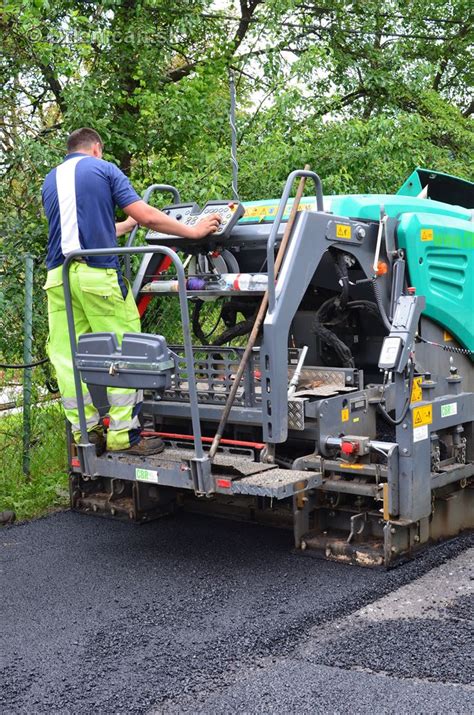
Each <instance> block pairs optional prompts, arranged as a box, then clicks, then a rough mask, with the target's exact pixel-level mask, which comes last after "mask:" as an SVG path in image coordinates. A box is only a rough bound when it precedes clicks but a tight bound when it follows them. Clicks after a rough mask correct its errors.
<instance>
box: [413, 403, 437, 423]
mask: <svg viewBox="0 0 474 715" xmlns="http://www.w3.org/2000/svg"><path fill="white" fill-rule="evenodd" d="M432 422H433V405H425V406H424V407H415V409H414V410H413V427H422V426H423V425H430V424H431V423H432Z"/></svg>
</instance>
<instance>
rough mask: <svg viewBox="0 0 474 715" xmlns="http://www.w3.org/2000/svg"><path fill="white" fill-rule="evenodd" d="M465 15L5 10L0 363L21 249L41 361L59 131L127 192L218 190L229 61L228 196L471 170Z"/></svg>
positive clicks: (192, 0)
mask: <svg viewBox="0 0 474 715" xmlns="http://www.w3.org/2000/svg"><path fill="white" fill-rule="evenodd" d="M472 20H473V10H472V3H470V2H469V1H468V0H449V1H448V0H423V2H421V0H385V2H383V3H381V2H380V1H379V0H363V1H362V0H351V2H349V0H332V2H330V3H320V2H316V0H238V2H237V0H223V1H222V2H219V3H215V2H214V1H213V0H175V2H174V3H173V4H172V6H171V4H170V2H169V0H104V1H103V2H100V3H98V2H93V1H92V0H55V2H51V0H5V2H4V3H3V5H2V14H1V16H0V32H1V41H2V49H3V53H2V55H1V58H0V71H1V72H2V77H4V78H5V81H4V84H3V88H2V93H1V97H0V108H1V110H2V116H3V118H4V119H3V123H2V125H1V127H0V142H1V143H0V175H1V177H2V181H1V183H0V204H1V207H2V210H1V212H0V253H2V254H6V258H2V259H0V310H1V317H0V361H1V360H8V361H14V360H21V356H22V342H23V335H22V305H23V303H22V301H23V273H22V270H23V269H22V265H23V264H22V261H21V260H20V259H21V255H22V254H24V253H25V252H30V253H33V255H34V256H35V257H36V267H35V311H34V321H35V322H34V335H35V343H34V353H35V356H36V357H42V356H43V354H44V344H45V340H46V314H45V301H44V296H43V292H42V290H41V285H42V280H43V277H44V268H43V266H42V261H43V256H44V251H45V246H46V242H47V226H46V222H45V220H44V217H43V215H42V209H41V185H42V182H43V180H44V176H45V175H46V174H47V173H48V171H49V170H50V169H51V168H52V167H54V166H55V165H56V164H57V163H59V162H60V161H61V160H62V157H63V154H64V142H65V138H66V136H67V135H68V133H69V132H70V131H71V130H73V129H75V128H77V127H78V126H93V127H94V128H96V129H97V130H98V131H100V133H101V134H102V136H103V138H104V140H105V148H106V153H105V158H107V159H109V160H112V161H115V162H116V163H117V164H119V165H120V166H121V168H122V169H123V170H124V171H125V172H126V173H127V174H128V175H129V176H130V177H131V179H132V182H133V184H134V185H135V187H136V188H137V190H139V191H142V190H143V189H144V188H145V187H146V186H147V185H149V184H150V183H154V182H157V181H160V182H165V183H171V184H174V185H176V186H177V187H178V188H179V189H180V191H181V193H182V196H183V199H185V200H193V201H197V202H199V203H201V204H202V203H203V202H205V201H206V200H207V199H210V198H218V197H229V196H230V193H231V164H230V130H229V125H228V111H229V93H228V69H229V68H230V67H232V68H233V71H234V73H235V77H236V84H237V97H238V116H237V125H238V134H239V148H238V159H239V164H240V174H239V187H240V194H241V197H242V198H243V199H247V200H251V199H259V198H264V197H274V196H278V195H279V193H280V192H281V189H282V186H283V183H284V181H285V178H286V176H287V174H288V173H289V172H290V171H291V170H293V169H294V168H297V167H301V166H302V165H303V164H304V163H310V164H311V166H312V168H314V169H315V170H316V171H317V172H318V173H319V174H320V176H321V178H322V180H323V186H324V190H325V192H326V193H337V192H360V191H374V192H385V191H393V190H396V189H397V188H398V186H399V185H400V184H401V183H402V182H403V181H404V179H405V178H406V176H407V175H408V174H409V173H411V171H412V170H413V169H414V168H415V167H416V166H417V165H422V166H425V167H428V168H433V169H438V170H442V171H445V172H447V173H451V174H458V175H460V176H464V177H466V178H472V169H471V164H472V155H473V149H474V139H473V132H472V114H473V112H474V102H473V101H472V84H473V79H474V78H473V67H474V63H473V55H472V48H473V44H474V43H473V34H472V27H473V22H472ZM308 190H310V189H308ZM161 200H164V199H161ZM166 310H167V309H166ZM166 310H165V303H163V305H162V306H161V307H157V308H156V319H157V320H158V321H159V323H163V322H166V323H169V318H168V315H167V314H166ZM211 317H212V316H211ZM175 332H177V331H175ZM52 479H53V481H54V477H52ZM26 488H27V489H30V487H29V486H28V487H25V489H26ZM26 511H28V510H25V513H26Z"/></svg>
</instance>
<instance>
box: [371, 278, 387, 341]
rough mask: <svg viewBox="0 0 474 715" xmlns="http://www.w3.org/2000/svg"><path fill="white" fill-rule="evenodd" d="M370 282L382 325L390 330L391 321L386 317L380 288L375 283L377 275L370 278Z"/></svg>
mask: <svg viewBox="0 0 474 715" xmlns="http://www.w3.org/2000/svg"><path fill="white" fill-rule="evenodd" d="M370 283H371V285H372V289H373V291H374V295H375V300H376V302H377V307H378V309H379V311H380V316H381V318H382V321H383V324H384V326H385V327H386V328H387V330H388V332H390V331H391V329H392V323H391V322H390V320H389V319H388V316H387V313H386V311H385V307H384V304H383V300H382V295H381V293H380V288H379V285H378V283H377V277H375V278H372V280H371V281H370Z"/></svg>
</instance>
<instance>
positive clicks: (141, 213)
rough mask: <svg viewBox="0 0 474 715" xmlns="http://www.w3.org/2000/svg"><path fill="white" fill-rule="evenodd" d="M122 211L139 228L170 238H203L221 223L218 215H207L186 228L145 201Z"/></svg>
mask: <svg viewBox="0 0 474 715" xmlns="http://www.w3.org/2000/svg"><path fill="white" fill-rule="evenodd" d="M123 211H125V213H126V214H127V215H128V216H131V217H132V219H135V221H136V222H137V223H139V224H140V226H146V227H147V228H151V230H152V231H159V232H160V233H168V234H170V235H171V236H181V238H192V239H198V238H204V237H205V236H208V235H209V234H210V233H214V231H217V229H218V227H219V224H220V222H221V219H220V216H219V214H209V216H206V218H203V219H201V221H199V223H197V224H196V225H195V226H193V227H191V226H186V224H184V223H181V222H180V221H176V220H175V219H174V218H171V217H170V216H167V215H166V214H165V213H163V211H159V210H158V209H155V208H154V207H153V206H150V205H149V204H147V203H145V201H135V202H134V203H132V204H129V205H128V206H124V207H123ZM125 223H126V222H125Z"/></svg>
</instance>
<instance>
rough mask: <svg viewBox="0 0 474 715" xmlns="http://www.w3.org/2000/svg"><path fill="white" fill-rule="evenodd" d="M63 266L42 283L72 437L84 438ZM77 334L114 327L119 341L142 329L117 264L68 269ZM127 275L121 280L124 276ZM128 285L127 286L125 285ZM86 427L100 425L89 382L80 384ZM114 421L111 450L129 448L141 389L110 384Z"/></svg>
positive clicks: (77, 265)
mask: <svg viewBox="0 0 474 715" xmlns="http://www.w3.org/2000/svg"><path fill="white" fill-rule="evenodd" d="M62 270H63V267H62V266H58V268H54V269H53V270H51V271H48V277H47V280H46V284H45V286H44V288H45V290H46V294H47V296H48V320H49V339H48V355H49V358H50V360H51V362H52V364H53V366H54V369H55V371H56V376H57V379H58V386H59V390H60V392H61V398H62V403H63V407H64V411H65V413H66V417H67V419H68V420H69V422H70V423H71V426H72V431H73V435H74V439H75V440H76V442H79V441H80V434H81V433H80V427H79V412H78V405H77V398H76V389H75V383H74V372H73V366H72V357H71V346H70V341H69V331H68V325H67V317H66V306H65V301H64V291H63V279H62ZM69 276H70V286H71V298H72V307H73V312H74V325H75V328H76V337H77V338H78V337H79V335H82V334H83V333H101V332H113V333H115V334H116V336H117V340H118V342H119V344H121V342H122V337H123V334H124V333H138V332H140V316H139V314H138V310H137V306H136V303H135V300H134V298H133V295H132V292H131V290H130V289H129V290H128V292H127V296H126V298H124V297H123V293H122V288H121V286H120V283H119V280H118V273H117V271H116V270H115V269H114V268H91V267H90V266H88V265H87V264H86V263H82V262H78V261H73V262H72V263H71V265H70V269H69ZM122 280H123V279H122ZM127 287H129V286H127ZM82 394H83V398H84V406H85V416H86V422H87V430H88V432H90V431H91V430H93V429H94V428H95V427H97V425H98V424H99V419H100V416H99V413H98V411H97V409H96V407H95V406H94V404H93V403H92V398H91V395H90V393H89V391H88V389H87V386H86V385H85V384H84V383H82ZM107 399H108V402H109V405H110V409H109V415H110V424H109V429H108V432H107V449H110V450H121V449H127V447H130V446H131V445H132V444H135V443H136V442H138V441H139V439H140V436H139V435H140V431H139V430H140V422H139V419H138V413H139V411H140V407H141V403H142V400H143V392H142V391H141V390H130V389H122V388H117V387H111V388H107Z"/></svg>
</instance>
